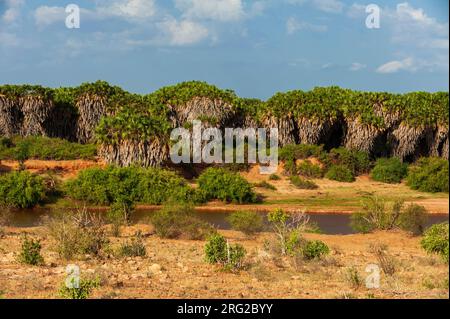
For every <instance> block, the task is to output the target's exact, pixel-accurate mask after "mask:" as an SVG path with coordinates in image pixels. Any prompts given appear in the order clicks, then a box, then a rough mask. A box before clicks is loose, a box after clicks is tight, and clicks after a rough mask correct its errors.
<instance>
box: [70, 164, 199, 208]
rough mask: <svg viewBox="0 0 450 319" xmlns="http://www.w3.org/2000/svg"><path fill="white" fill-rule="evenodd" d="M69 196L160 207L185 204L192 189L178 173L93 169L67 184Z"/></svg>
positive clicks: (82, 172) (110, 168) (85, 171)
mask: <svg viewBox="0 0 450 319" xmlns="http://www.w3.org/2000/svg"><path fill="white" fill-rule="evenodd" d="M65 190H66V193H67V194H68V195H69V196H70V197H72V198H74V199H77V200H83V201H87V202H89V203H92V204H98V205H109V204H112V203H114V202H125V201H128V202H141V203H146V204H152V205H160V204H162V203H163V202H165V201H167V200H171V199H173V200H178V201H186V200H189V199H190V198H191V197H192V193H193V191H192V189H191V188H190V187H189V186H188V185H187V184H186V181H185V180H184V179H182V178H181V177H179V176H177V175H176V174H175V173H173V172H170V171H166V170H163V169H158V168H148V169H144V168H138V167H113V166H109V167H107V168H106V169H101V168H90V169H86V170H83V171H81V172H80V173H79V174H78V177H77V178H75V179H73V180H70V181H68V182H67V183H66V184H65Z"/></svg>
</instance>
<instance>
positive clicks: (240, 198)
mask: <svg viewBox="0 0 450 319" xmlns="http://www.w3.org/2000/svg"><path fill="white" fill-rule="evenodd" d="M197 181H198V194H199V196H200V197H202V198H203V199H204V201H208V200H213V199H218V200H221V201H224V202H232V203H239V204H243V203H254V202H256V200H257V197H256V194H255V192H254V191H253V189H252V185H251V184H250V183H249V182H248V181H247V180H246V179H245V178H243V177H242V176H240V175H239V174H237V173H233V172H230V171H228V170H226V169H223V168H208V169H206V170H205V171H204V172H203V173H202V174H201V175H200V176H199V177H198V180H197Z"/></svg>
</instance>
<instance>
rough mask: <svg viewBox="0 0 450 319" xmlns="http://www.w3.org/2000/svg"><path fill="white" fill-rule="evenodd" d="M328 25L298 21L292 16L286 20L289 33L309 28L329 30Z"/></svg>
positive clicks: (309, 29) (316, 30)
mask: <svg viewBox="0 0 450 319" xmlns="http://www.w3.org/2000/svg"><path fill="white" fill-rule="evenodd" d="M327 29H328V28H327V26H325V25H315V24H311V23H308V22H304V21H298V20H297V19H296V18H294V17H290V18H288V19H287V20H286V32H287V33H288V34H294V33H295V32H297V31H300V30H308V31H314V32H325V31H327Z"/></svg>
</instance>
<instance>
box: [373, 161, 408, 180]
mask: <svg viewBox="0 0 450 319" xmlns="http://www.w3.org/2000/svg"><path fill="white" fill-rule="evenodd" d="M407 173H408V165H407V164H406V163H402V161H400V159H398V158H396V157H391V158H380V159H378V160H377V161H376V163H375V167H374V168H373V169H372V172H371V177H372V179H373V180H375V181H378V182H383V183H389V184H398V183H400V182H401V181H402V179H403V178H404V177H405V176H406V174H407Z"/></svg>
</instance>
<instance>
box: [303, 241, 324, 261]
mask: <svg viewBox="0 0 450 319" xmlns="http://www.w3.org/2000/svg"><path fill="white" fill-rule="evenodd" d="M329 253H330V249H329V248H328V246H327V245H326V244H325V243H324V242H322V241H320V240H312V241H307V242H306V244H305V245H304V247H303V248H302V255H303V257H304V258H305V259H306V260H312V259H320V258H321V257H323V256H325V255H327V254H329Z"/></svg>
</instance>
